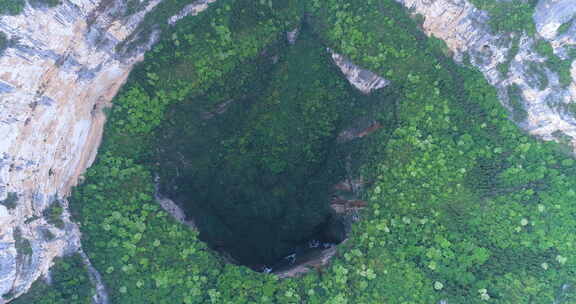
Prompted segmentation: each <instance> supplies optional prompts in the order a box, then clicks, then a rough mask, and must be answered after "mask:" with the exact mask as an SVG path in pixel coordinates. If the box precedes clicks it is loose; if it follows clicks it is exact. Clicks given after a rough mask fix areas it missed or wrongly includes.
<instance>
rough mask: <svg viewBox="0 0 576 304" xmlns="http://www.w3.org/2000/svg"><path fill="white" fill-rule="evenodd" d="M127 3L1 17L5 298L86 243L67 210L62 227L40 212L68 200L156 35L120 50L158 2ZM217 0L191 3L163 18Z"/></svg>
mask: <svg viewBox="0 0 576 304" xmlns="http://www.w3.org/2000/svg"><path fill="white" fill-rule="evenodd" d="M125 2H126V1H105V0H102V1H101V0H70V1H63V3H62V4H61V5H59V6H57V7H55V8H42V7H40V8H33V7H30V6H27V7H26V8H25V9H24V12H23V13H22V14H20V15H17V16H1V17H0V31H1V32H2V33H4V34H5V36H7V38H8V40H9V42H8V48H7V49H6V50H5V51H4V52H3V54H2V55H0V201H2V200H4V201H3V203H4V204H1V205H0V295H9V296H8V298H10V297H13V296H17V295H19V294H21V293H22V292H24V291H26V290H27V289H28V288H29V287H30V285H31V284H32V282H33V281H35V280H36V279H37V278H39V277H40V276H42V275H45V274H46V273H47V271H48V269H49V267H50V266H51V264H52V260H53V259H54V257H56V256H60V255H62V254H64V253H66V252H72V251H76V250H78V249H79V248H80V237H79V231H78V228H77V226H76V225H75V224H73V223H72V222H71V221H70V219H69V214H68V212H67V211H66V208H65V211H64V213H63V219H64V223H65V224H64V226H63V228H62V229H60V228H57V227H56V226H55V225H53V224H50V223H48V222H47V221H46V219H45V217H44V216H43V213H44V212H43V211H44V210H45V209H46V208H47V207H49V206H50V205H51V204H52V203H53V202H54V201H56V200H57V199H61V198H65V197H66V196H67V195H68V194H69V192H70V190H71V187H72V186H74V185H75V184H76V183H77V182H78V180H79V178H80V177H81V175H82V173H83V172H84V170H85V169H86V168H87V167H88V166H89V165H90V164H91V163H92V161H93V160H94V158H95V155H96V151H97V148H98V145H99V143H100V139H101V136H102V130H103V124H104V121H105V115H104V113H103V111H102V110H103V108H105V107H107V106H109V103H110V101H111V100H112V98H113V97H114V95H115V94H116V92H117V91H118V89H119V88H120V87H121V86H122V84H123V83H124V81H125V80H126V78H127V76H128V74H129V72H130V70H131V68H132V67H133V66H134V64H135V63H137V62H138V61H139V60H141V59H142V58H143V54H144V52H145V51H146V50H147V49H148V48H149V46H150V45H151V44H152V43H153V42H154V39H155V37H157V33H155V32H154V31H152V32H151V34H148V35H147V36H146V37H139V38H145V39H144V41H145V43H143V44H142V45H141V46H140V47H137V48H132V49H131V50H130V52H129V53H126V52H123V53H122V54H121V53H120V52H119V51H117V49H118V48H117V46H118V45H119V44H120V43H122V42H124V41H126V40H127V39H133V38H134V37H133V36H131V34H132V33H133V32H135V30H136V29H137V28H138V25H139V23H140V22H141V21H142V20H143V19H144V17H145V16H146V14H148V13H150V12H151V11H153V9H154V8H155V7H156V6H157V5H158V4H159V3H160V2H161V0H152V1H148V2H143V3H145V4H146V5H145V6H142V7H140V8H139V10H138V11H137V12H135V13H133V14H130V15H127V14H126V13H125V12H126V7H125ZM211 2H214V0H199V1H197V2H194V3H193V4H192V5H191V6H189V7H186V8H185V10H183V11H182V12H180V13H179V14H178V15H176V16H174V17H173V18H172V19H170V20H166V23H168V22H171V23H174V22H175V21H176V20H178V19H180V18H183V17H184V16H186V15H189V14H197V13H199V12H200V11H202V10H204V9H206V8H207V5H208V4H209V3H211ZM146 41H147V42H146ZM5 199H6V200H5ZM61 202H62V204H63V205H64V207H67V202H66V201H65V200H61ZM47 231H49V232H47ZM30 249H31V250H30ZM3 301H4V300H2V299H1V298H0V303H1V302H3ZM101 301H104V302H105V300H102V299H101Z"/></svg>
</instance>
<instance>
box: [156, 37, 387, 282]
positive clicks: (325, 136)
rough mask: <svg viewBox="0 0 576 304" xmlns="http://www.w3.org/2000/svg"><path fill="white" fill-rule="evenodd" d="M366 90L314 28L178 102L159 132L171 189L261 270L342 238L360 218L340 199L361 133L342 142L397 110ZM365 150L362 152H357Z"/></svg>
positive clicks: (220, 244)
mask: <svg viewBox="0 0 576 304" xmlns="http://www.w3.org/2000/svg"><path fill="white" fill-rule="evenodd" d="M379 100H384V97H383V96H382V94H380V95H378V94H376V95H374V96H370V97H368V96H363V95H361V94H359V93H357V92H356V91H354V89H353V88H351V86H350V85H349V84H348V82H347V81H346V79H345V78H343V77H342V75H341V74H340V72H339V70H338V69H337V67H335V66H334V65H333V63H332V62H331V59H330V57H329V54H328V53H327V52H326V48H325V47H324V46H323V45H321V44H320V43H318V42H317V41H316V39H314V37H313V35H312V34H311V33H310V31H309V30H308V29H307V28H306V26H304V27H303V29H302V33H301V35H300V38H299V40H298V42H297V43H296V45H294V46H290V45H288V44H287V43H285V42H284V41H281V42H278V43H276V44H274V45H271V46H270V47H269V48H268V49H267V50H266V51H265V52H264V53H263V54H262V55H261V56H259V57H258V58H256V59H254V60H253V61H251V62H247V63H245V64H243V65H242V66H240V67H239V68H238V69H237V70H235V71H234V72H232V73H230V74H229V75H227V76H225V77H223V79H222V81H221V82H219V83H218V84H216V85H214V86H213V87H212V88H210V89H209V90H207V91H206V92H205V93H204V94H202V95H199V96H192V97H190V98H189V99H188V100H187V101H186V102H183V103H181V104H178V105H176V106H173V107H172V108H171V109H170V110H169V111H168V114H167V118H166V120H165V122H164V124H163V126H162V127H161V128H160V131H159V133H158V135H159V136H158V143H157V146H158V154H157V159H158V162H159V163H160V166H159V175H160V180H161V184H160V186H161V188H160V189H161V192H162V193H163V194H164V195H167V196H168V197H170V198H172V199H173V200H174V201H175V202H176V203H177V204H179V205H180V206H182V207H183V209H184V210H185V212H186V214H187V216H188V217H190V218H191V219H192V220H193V221H194V223H195V225H196V226H197V228H198V230H199V232H200V239H201V240H203V241H205V242H206V243H207V244H208V245H209V246H210V247H211V248H212V249H214V250H216V251H218V252H220V253H222V254H223V255H224V256H226V257H228V260H230V261H232V262H234V263H238V264H242V265H246V266H248V267H250V268H252V269H254V270H256V271H264V270H266V271H269V270H270V269H273V270H274V269H280V268H286V266H289V265H290V264H291V263H293V262H294V260H295V258H296V257H297V256H299V255H300V256H302V255H306V254H309V253H310V252H311V251H317V250H321V249H323V248H326V247H329V246H334V245H335V244H338V243H340V242H341V241H343V240H344V239H345V238H346V231H347V229H348V224H346V221H344V220H343V218H342V216H341V215H339V214H337V213H336V212H334V210H332V209H331V207H330V202H331V199H332V196H333V195H334V185H336V184H337V183H339V182H341V181H342V180H345V179H349V178H351V177H353V176H351V175H353V174H354V171H355V169H352V168H351V167H354V168H357V167H358V166H357V165H353V164H352V163H359V162H358V161H356V162H351V161H350V156H351V155H352V154H354V155H355V157H356V156H358V155H360V154H361V153H362V152H361V151H365V150H366V149H364V148H363V147H362V144H361V143H360V141H352V142H351V143H347V144H338V143H337V137H338V134H339V132H341V131H342V130H343V129H344V128H346V127H349V126H350V125H351V124H352V123H353V122H355V121H356V122H357V121H358V117H364V118H366V117H371V116H374V113H386V111H382V109H379V110H378V111H375V107H382V104H383V103H382V102H378V101H379ZM356 158H359V157H356Z"/></svg>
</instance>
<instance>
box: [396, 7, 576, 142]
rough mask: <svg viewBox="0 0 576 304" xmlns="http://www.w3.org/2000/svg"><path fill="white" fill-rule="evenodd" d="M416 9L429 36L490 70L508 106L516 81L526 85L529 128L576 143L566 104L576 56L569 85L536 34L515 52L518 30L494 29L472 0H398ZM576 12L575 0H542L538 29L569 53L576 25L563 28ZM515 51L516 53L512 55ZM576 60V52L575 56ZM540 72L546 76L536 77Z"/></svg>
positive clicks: (575, 89) (558, 50)
mask: <svg viewBox="0 0 576 304" xmlns="http://www.w3.org/2000/svg"><path fill="white" fill-rule="evenodd" d="M398 2H400V3H402V4H403V5H404V6H406V7H407V8H410V9H412V10H413V12H414V13H415V14H420V15H422V16H424V18H425V20H424V24H423V30H424V32H425V33H426V34H427V35H429V36H435V37H437V38H440V39H442V40H444V41H445V42H446V44H447V46H448V48H449V49H450V50H451V51H452V52H453V54H454V55H453V56H454V59H455V60H457V61H460V62H462V60H463V59H464V57H465V56H466V55H467V56H469V58H470V63H471V64H472V65H474V66H475V67H477V68H478V69H479V70H481V71H482V72H483V73H484V76H485V77H486V79H487V80H488V81H489V82H490V84H492V85H494V86H495V87H496V88H497V89H498V91H499V95H500V98H501V100H502V102H503V104H504V105H505V106H508V107H510V108H513V104H512V102H513V101H511V100H510V96H509V94H508V89H509V88H510V87H511V86H514V85H515V86H517V87H518V88H519V89H520V96H518V97H520V99H521V100H520V101H519V102H520V104H521V106H523V108H524V109H525V111H526V112H527V117H526V119H525V120H524V119H522V120H521V121H517V122H518V124H519V125H520V126H521V127H522V128H524V129H525V130H526V131H528V132H529V133H531V134H533V135H536V136H539V137H541V138H543V139H545V140H553V139H560V137H562V136H563V134H564V135H568V136H569V137H570V138H572V140H571V143H572V146H573V147H574V146H575V145H576V141H575V140H574V138H576V120H574V118H573V116H572V114H570V113H569V112H568V111H567V110H566V109H567V107H566V106H565V105H567V104H570V103H574V102H576V82H575V79H576V61H572V69H571V76H572V83H571V84H570V85H569V86H568V87H563V86H562V85H561V84H560V83H559V79H558V73H556V71H553V70H550V69H549V68H548V67H546V65H545V62H546V61H547V60H549V59H547V58H544V57H543V56H541V55H540V54H538V52H537V51H536V50H535V42H536V41H535V39H534V38H533V37H529V36H528V35H526V34H524V33H523V34H522V35H521V37H519V38H520V40H519V50H518V53H517V54H516V55H514V54H513V53H512V50H511V49H512V43H513V42H512V40H513V38H514V36H515V35H519V34H518V33H513V34H511V33H499V34H494V33H493V32H492V30H491V28H490V26H489V24H488V21H489V18H490V16H489V15H488V14H487V13H486V12H484V11H481V10H478V9H477V8H476V7H474V6H473V5H472V4H470V3H469V2H468V1H466V0H398ZM575 13H576V6H574V4H573V1H570V0H541V1H539V2H538V5H537V7H536V10H535V14H534V23H535V24H536V29H537V32H538V35H539V36H541V37H542V38H544V39H545V40H547V41H550V42H551V44H552V47H553V48H554V53H555V54H556V55H558V56H559V57H560V58H561V59H567V51H566V49H567V47H569V46H573V45H575V44H576V41H575V38H574V37H576V27H574V26H572V27H571V28H570V29H569V30H568V31H566V32H564V33H562V34H559V33H558V29H559V27H560V26H561V25H562V24H564V23H566V22H569V21H570V20H571V19H572V18H573V16H574V15H575ZM509 56H513V57H512V58H509ZM507 60H510V70H509V72H508V73H507V74H506V75H501V73H500V71H498V69H497V66H498V65H499V64H502V63H505V62H506V61H507ZM572 60H574V58H572ZM534 69H535V70H534ZM536 74H540V75H542V77H544V78H545V79H535V78H536Z"/></svg>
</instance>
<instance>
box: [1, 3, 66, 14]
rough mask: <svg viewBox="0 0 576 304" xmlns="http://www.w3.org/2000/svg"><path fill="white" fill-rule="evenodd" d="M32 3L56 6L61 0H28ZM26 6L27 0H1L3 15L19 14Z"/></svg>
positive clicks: (34, 4) (35, 5)
mask: <svg viewBox="0 0 576 304" xmlns="http://www.w3.org/2000/svg"><path fill="white" fill-rule="evenodd" d="M28 2H29V3H30V5H32V6H34V7H37V6H48V7H54V6H56V5H59V4H60V3H61V0H28ZM25 6H26V0H0V16H1V15H18V14H20V13H22V10H24V7H25Z"/></svg>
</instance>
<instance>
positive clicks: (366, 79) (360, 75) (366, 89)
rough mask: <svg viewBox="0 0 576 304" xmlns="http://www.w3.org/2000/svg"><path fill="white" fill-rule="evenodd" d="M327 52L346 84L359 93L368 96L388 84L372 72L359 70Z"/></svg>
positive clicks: (348, 62)
mask: <svg viewBox="0 0 576 304" xmlns="http://www.w3.org/2000/svg"><path fill="white" fill-rule="evenodd" d="M328 52H330V54H332V60H333V61H334V64H336V65H337V66H338V68H339V69H340V71H342V74H344V76H345V77H346V79H348V82H350V84H352V85H353V86H354V87H356V88H357V89H358V90H359V91H360V92H362V93H364V94H369V93H371V92H373V91H375V90H378V89H381V88H383V87H385V86H387V85H388V84H390V82H389V81H388V80H386V79H384V78H382V77H380V76H378V75H376V74H375V73H374V72H372V71H368V70H364V69H361V68H360V67H359V66H357V65H355V64H354V63H353V62H351V61H350V60H349V59H347V58H346V57H344V56H342V55H340V54H338V53H335V52H334V51H332V50H331V49H328Z"/></svg>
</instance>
